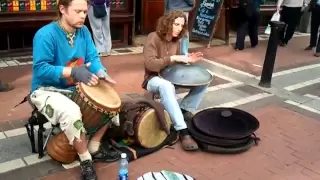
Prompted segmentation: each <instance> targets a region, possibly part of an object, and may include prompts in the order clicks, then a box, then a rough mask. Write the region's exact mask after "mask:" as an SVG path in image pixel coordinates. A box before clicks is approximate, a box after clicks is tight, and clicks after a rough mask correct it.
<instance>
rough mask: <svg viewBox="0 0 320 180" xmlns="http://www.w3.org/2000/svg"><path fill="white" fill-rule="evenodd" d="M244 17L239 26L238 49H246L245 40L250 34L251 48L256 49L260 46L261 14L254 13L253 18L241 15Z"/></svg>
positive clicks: (240, 19)
mask: <svg viewBox="0 0 320 180" xmlns="http://www.w3.org/2000/svg"><path fill="white" fill-rule="evenodd" d="M239 16H242V17H241V18H239V19H238V20H239V24H238V29H237V41H236V46H235V48H236V49H240V50H242V49H244V40H245V38H246V35H247V34H248V35H249V37H250V41H251V46H252V47H254V46H256V45H258V42H259V41H258V27H259V21H260V13H259V12H254V13H253V14H252V16H250V17H248V16H246V15H244V14H242V13H241V14H239Z"/></svg>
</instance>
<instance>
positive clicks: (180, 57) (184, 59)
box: [170, 55, 189, 64]
mask: <svg viewBox="0 0 320 180" xmlns="http://www.w3.org/2000/svg"><path fill="white" fill-rule="evenodd" d="M170 59H171V62H181V63H186V64H187V63H188V60H189V57H188V56H185V55H174V56H171V57H170Z"/></svg>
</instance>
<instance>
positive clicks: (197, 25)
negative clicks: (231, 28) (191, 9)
mask: <svg viewBox="0 0 320 180" xmlns="http://www.w3.org/2000/svg"><path fill="white" fill-rule="evenodd" d="M197 2H198V3H197V7H196V13H195V17H194V20H193V26H192V29H191V32H190V34H191V35H190V36H191V37H192V36H194V37H198V38H200V39H205V40H209V41H211V39H212V35H213V31H214V27H215V25H216V21H217V19H218V18H219V15H220V10H221V6H222V5H223V0H198V1H197Z"/></svg>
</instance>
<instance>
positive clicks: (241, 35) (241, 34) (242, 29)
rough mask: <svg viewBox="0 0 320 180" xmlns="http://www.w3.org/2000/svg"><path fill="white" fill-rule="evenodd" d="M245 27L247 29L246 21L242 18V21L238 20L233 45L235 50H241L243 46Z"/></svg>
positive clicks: (245, 33)
mask: <svg viewBox="0 0 320 180" xmlns="http://www.w3.org/2000/svg"><path fill="white" fill-rule="evenodd" d="M247 29H248V21H247V20H243V21H242V22H239V24H238V28H237V39H236V45H235V47H234V49H235V50H243V49H244V48H245V47H244V44H245V43H244V41H245V38H246V35H247Z"/></svg>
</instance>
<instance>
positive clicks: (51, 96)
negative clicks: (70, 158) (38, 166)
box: [30, 90, 97, 180]
mask: <svg viewBox="0 0 320 180" xmlns="http://www.w3.org/2000/svg"><path fill="white" fill-rule="evenodd" d="M30 100H31V102H32V103H33V104H34V105H35V106H36V107H37V109H38V110H39V112H40V113H42V114H43V115H44V116H45V117H46V118H47V119H48V121H50V122H51V123H52V124H54V125H55V124H58V123H59V124H60V128H61V130H62V131H63V132H64V133H65V135H66V137H67V139H68V140H69V144H70V145H72V146H73V147H74V149H75V150H76V151H77V153H78V155H79V158H80V160H81V163H80V165H81V176H82V178H83V179H86V180H87V179H88V180H89V179H90V180H91V179H97V176H96V173H95V170H94V167H93V162H92V157H91V154H90V152H89V151H88V148H87V142H86V136H85V133H86V131H85V128H84V126H83V123H82V114H81V111H80V108H79V106H78V105H77V104H76V103H74V102H73V101H72V100H70V99H69V98H67V97H66V96H64V95H62V94H60V93H58V92H51V91H45V90H36V91H34V92H33V93H32V94H31V95H30Z"/></svg>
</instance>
